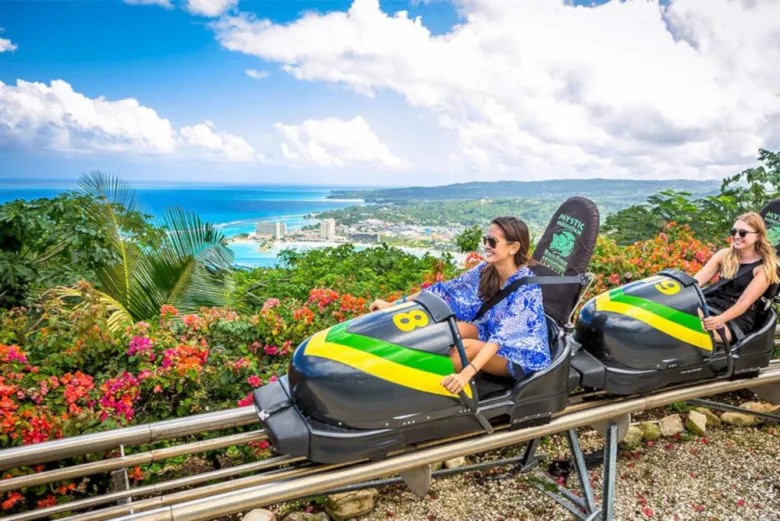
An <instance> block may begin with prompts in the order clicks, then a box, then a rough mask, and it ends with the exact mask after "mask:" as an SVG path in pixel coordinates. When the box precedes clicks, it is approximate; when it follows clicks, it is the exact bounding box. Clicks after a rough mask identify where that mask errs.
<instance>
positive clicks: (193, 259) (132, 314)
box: [57, 172, 233, 330]
mask: <svg viewBox="0 0 780 521" xmlns="http://www.w3.org/2000/svg"><path fill="white" fill-rule="evenodd" d="M79 189H80V191H82V192H83V193H85V194H88V195H90V196H92V200H93V201H94V202H93V203H92V204H90V205H89V208H87V212H88V213H89V215H90V216H91V218H92V219H94V220H95V222H96V223H97V224H98V225H99V229H101V230H103V231H104V233H105V234H106V237H107V238H108V241H109V243H110V244H111V245H112V247H113V248H115V250H116V252H117V254H118V257H119V259H120V261H119V262H118V263H116V264H113V265H110V266H106V267H103V268H101V269H99V270H98V271H97V281H95V282H97V283H98V286H99V288H100V291H99V298H100V300H101V301H102V302H103V304H104V305H105V306H106V308H107V309H108V310H109V313H110V317H109V320H108V326H109V328H110V329H112V330H116V329H118V328H120V327H121V326H122V325H123V324H125V323H128V322H134V321H138V320H148V319H151V318H154V317H155V316H157V315H158V314H159V311H160V308H161V307H162V306H163V305H164V304H170V305H173V306H175V307H176V308H177V309H179V310H181V311H183V312H191V311H196V310H197V309H198V308H199V307H200V306H216V305H221V304H222V303H224V287H225V277H226V275H227V274H228V273H229V272H230V271H231V270H232V266H233V252H232V251H231V250H230V249H229V248H228V247H227V246H226V241H225V237H224V235H223V234H222V233H221V232H220V231H219V230H216V229H215V228H214V226H213V225H212V224H211V223H206V222H203V221H202V220H201V219H200V218H199V217H198V216H197V214H195V213H191V212H185V211H184V210H182V209H180V208H174V209H171V210H168V211H167V212H166V213H165V214H164V215H163V217H162V223H161V224H162V227H163V229H164V230H165V234H164V235H163V236H162V239H160V240H157V241H155V243H154V244H151V245H142V244H141V243H140V242H139V241H136V240H134V237H133V233H134V232H137V231H138V230H136V229H133V227H132V224H131V223H128V222H127V221H126V220H125V219H123V216H124V215H126V214H128V213H131V212H137V211H138V200H137V198H136V195H135V193H134V192H133V191H132V189H131V188H130V187H129V185H127V184H126V183H125V182H123V181H122V180H120V179H118V178H116V177H113V176H110V175H107V174H104V173H101V172H90V173H88V174H84V175H82V176H81V178H80V179H79ZM57 294H58V296H61V297H74V296H79V295H80V293H79V291H78V290H76V289H74V288H58V290H57Z"/></svg>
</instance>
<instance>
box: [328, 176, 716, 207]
mask: <svg viewBox="0 0 780 521" xmlns="http://www.w3.org/2000/svg"><path fill="white" fill-rule="evenodd" d="M719 188H720V181H690V180H687V179H672V180H665V181H634V180H630V179H560V180H555V181H495V182H472V183H458V184H452V185H444V186H412V187H409V188H385V189H379V190H333V191H332V192H331V193H330V195H329V196H328V197H329V198H331V199H364V200H365V201H366V202H371V203H389V202H392V203H400V202H409V201H444V200H458V199H472V200H473V199H482V198H488V199H504V198H518V197H522V198H532V197H539V196H556V195H558V196H573V195H582V196H605V195H608V196H621V195H625V196H627V197H629V198H630V199H631V200H636V201H639V202H644V200H645V199H647V196H649V195H652V194H654V193H657V192H659V191H661V190H667V189H675V190H685V191H689V192H692V193H694V194H697V195H706V194H708V193H717V192H718V189H719Z"/></svg>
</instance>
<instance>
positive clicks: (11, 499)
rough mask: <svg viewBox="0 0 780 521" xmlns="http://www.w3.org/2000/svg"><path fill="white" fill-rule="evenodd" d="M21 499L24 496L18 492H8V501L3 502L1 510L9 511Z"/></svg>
mask: <svg viewBox="0 0 780 521" xmlns="http://www.w3.org/2000/svg"><path fill="white" fill-rule="evenodd" d="M23 499H24V496H23V495H21V494H20V493H19V492H9V493H8V499H6V500H5V501H3V505H2V507H3V510H11V509H12V508H13V507H14V505H15V504H17V503H18V502H19V501H22V500H23Z"/></svg>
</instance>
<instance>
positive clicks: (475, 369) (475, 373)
mask: <svg viewBox="0 0 780 521" xmlns="http://www.w3.org/2000/svg"><path fill="white" fill-rule="evenodd" d="M469 365H470V366H471V368H472V369H474V376H477V373H478V372H479V371H477V368H476V367H474V364H472V363H471V362H469Z"/></svg>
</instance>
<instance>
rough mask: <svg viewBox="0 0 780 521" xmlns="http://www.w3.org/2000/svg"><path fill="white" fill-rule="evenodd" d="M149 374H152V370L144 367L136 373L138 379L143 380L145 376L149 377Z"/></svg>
mask: <svg viewBox="0 0 780 521" xmlns="http://www.w3.org/2000/svg"><path fill="white" fill-rule="evenodd" d="M150 376H152V372H151V371H150V370H149V369H144V370H143V371H141V372H140V373H138V379H139V380H144V379H146V378H149V377H150Z"/></svg>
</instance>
